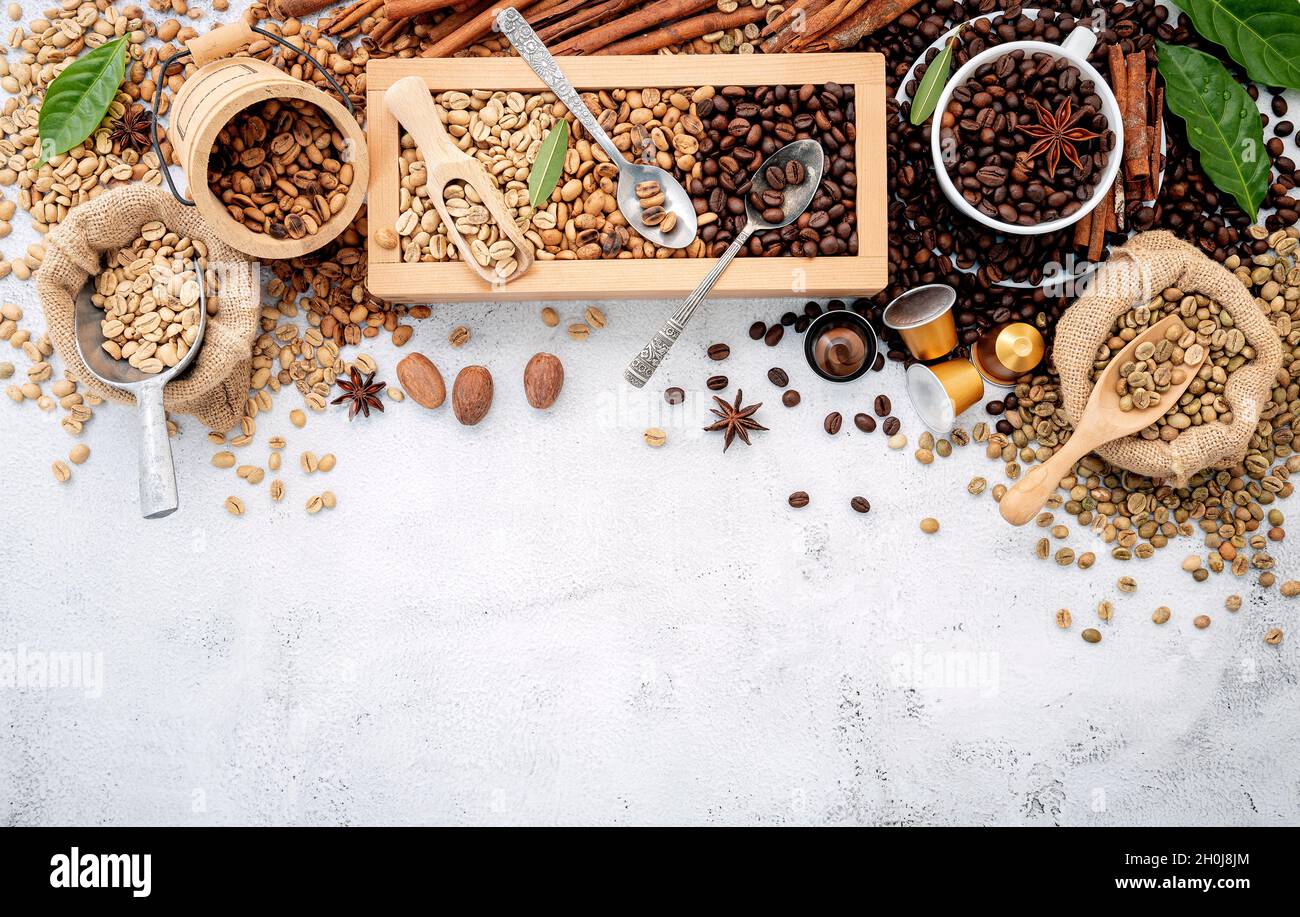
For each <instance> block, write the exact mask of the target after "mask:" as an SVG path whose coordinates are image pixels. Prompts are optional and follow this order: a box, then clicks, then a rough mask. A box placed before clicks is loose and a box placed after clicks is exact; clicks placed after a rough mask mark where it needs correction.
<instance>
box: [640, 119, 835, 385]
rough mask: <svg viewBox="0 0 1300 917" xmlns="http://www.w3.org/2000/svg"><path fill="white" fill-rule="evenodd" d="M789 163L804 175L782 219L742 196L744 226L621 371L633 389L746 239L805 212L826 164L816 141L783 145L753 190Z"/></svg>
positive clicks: (785, 203)
mask: <svg viewBox="0 0 1300 917" xmlns="http://www.w3.org/2000/svg"><path fill="white" fill-rule="evenodd" d="M791 160H797V161H799V162H801V163H803V167H804V171H805V175H804V180H803V182H802V183H801V184H799V185H795V186H793V187H790V186H787V187H786V192H785V200H784V201H783V203H782V205H781V210H782V214H783V216H782V219H781V222H779V223H769V222H768V221H767V220H764V219H763V215H762V214H761V213H760V212H759V211H758V210H756V209H755V207H754V204H753V202H752V201H750V199H749V198H750V195H749V194H748V193H746V195H745V227H744V228H743V229H742V230H741V231H740V232H738V233H737V234H736V238H735V239H733V240H732V242H731V244H730V245H728V246H727V250H726V251H725V252H723V253H722V257H721V258H719V259H718V263H717V264H715V265H714V266H713V270H711V271H709V273H708V274H707V275H706V276H705V278H704V279H703V280H702V281H700V285H699V286H698V287H696V288H695V292H694V293H692V294H691V295H690V298H689V299H687V300H686V302H684V303H682V307H681V308H680V309H678V310H677V311H676V312H675V313H674V314H672V315H671V316H669V317H668V319H667V321H665V322H664V324H663V327H662V328H660V329H659V330H658V331H657V332H655V336H654V337H653V338H651V339H650V343H649V344H646V345H645V347H643V348H642V349H641V352H640V353H638V354H637V355H636V356H635V357H633V358H632V362H631V363H629V364H628V367H627V369H625V370H624V371H623V378H624V379H626V380H627V381H628V382H631V383H632V384H633V385H635V386H636V387H637V388H640V387H641V386H643V385H645V384H646V383H647V382H649V381H650V377H651V376H653V375H654V372H655V370H656V369H658V368H659V364H660V363H662V362H663V360H664V357H665V356H667V355H668V349H669V348H670V347H672V346H673V344H675V343H677V339H678V338H679V337H681V334H682V332H683V331H685V330H686V323H687V322H689V321H690V320H691V315H692V314H694V312H695V307H696V306H698V305H699V304H700V303H701V302H703V301H704V297H705V296H708V295H709V290H711V289H713V285H714V284H715V283H717V282H718V278H719V277H721V276H722V272H723V271H725V270H726V269H727V265H729V264H730V263H731V259H732V258H734V257H736V255H737V254H738V253H739V252H740V249H741V248H742V247H743V246H744V244H745V243H746V242H748V241H749V237H750V236H752V235H753V234H754V233H756V232H767V231H768V230H770V229H780V228H781V227H782V226H789V225H790V224H791V223H793V222H794V221H795V220H797V219H799V215H800V214H802V213H803V212H804V211H805V210H807V209H808V205H809V204H811V203H812V199H813V195H814V194H816V193H817V186H818V185H820V184H821V181H822V169H823V168H825V165H826V154H825V153H824V152H823V151H822V147H821V144H819V143H818V142H817V141H816V140H796V141H795V142H794V143H787V144H786V145H785V146H783V147H781V149H779V150H777V151H776V152H775V153H773V154H772V155H771V156H769V157H768V158H767V159H766V160H765V161H764V162H763V164H762V165H761V166H759V167H758V171H757V172H755V173H754V176H753V179H752V185H753V190H754V191H757V192H758V193H759V194H762V193H763V192H764V191H767V190H768V189H769V186H768V183H767V179H766V178H765V177H764V174H765V173H766V172H767V170H768V168H770V167H771V166H777V167H778V168H781V169H784V168H785V164H786V163H787V162H790V161H791Z"/></svg>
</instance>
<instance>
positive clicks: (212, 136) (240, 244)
mask: <svg viewBox="0 0 1300 917" xmlns="http://www.w3.org/2000/svg"><path fill="white" fill-rule="evenodd" d="M231 63H238V64H244V65H254V66H253V69H254V70H255V71H258V72H261V73H263V74H265V75H266V76H267V77H268V82H267V83H266V84H264V87H263V88H274V90H275V91H274V92H273V93H270V94H266V95H262V97H261V98H257V97H256V96H257V95H259V94H260V92H261V90H254V89H253V87H249V89H250V90H251V91H250V92H249V94H247V95H244V94H242V93H241V94H238V97H235V96H232V97H229V98H227V99H225V100H223V101H222V103H221V104H219V105H218V106H216V108H215V110H214V111H213V112H212V113H211V114H210V115H209V116H208V117H207V118H205V119H204V120H203V121H202V122H201V124H200V129H199V131H198V133H197V134H196V135H195V136H194V137H193V139H192V140H190V141H188V142H187V143H186V146H187V147H189V149H190V150H191V151H192V152H191V155H190V156H187V157H182V163H181V165H182V168H184V165H185V160H192V161H193V162H194V165H195V169H194V171H195V172H197V173H198V180H197V181H195V176H193V175H190V174H189V173H187V174H186V178H187V180H188V185H189V192H190V197H191V198H193V200H194V203H195V206H196V207H197V208H198V210H199V212H200V213H201V214H202V215H203V218H204V219H205V220H207V221H208V222H209V223H213V224H214V229H215V230H216V231H217V232H218V233H219V234H220V235H221V236H222V238H223V239H225V241H226V242H228V243H230V245H232V246H233V247H235V248H237V249H239V250H240V251H242V252H244V253H245V254H249V255H252V256H254V257H256V258H269V259H285V258H297V257H299V256H300V255H305V254H308V253H310V252H313V251H316V250H317V249H320V248H323V247H324V246H326V245H328V244H329V243H331V242H333V241H334V240H335V239H336V238H338V236H339V235H340V234H341V233H342V232H343V230H344V229H346V228H347V227H348V226H349V225H351V223H352V220H353V218H355V217H356V215H357V212H358V211H359V210H360V209H361V205H362V203H364V201H365V197H366V193H367V191H368V190H369V185H370V153H369V148H368V146H367V144H366V135H365V131H364V130H363V129H362V127H361V125H360V124H359V123H358V122H357V119H356V118H355V117H353V116H352V114H351V113H350V112H349V111H348V110H347V109H346V108H344V107H343V105H342V103H340V102H339V101H338V100H337V99H335V98H333V97H332V96H330V95H329V94H328V93H326V92H324V91H323V90H321V89H318V88H316V87H315V86H313V85H311V84H310V83H308V82H306V81H305V80H300V79H297V78H296V77H292V76H289V75H288V74H286V73H285V72H284V71H282V70H280V69H279V68H278V67H275V66H273V65H271V64H268V63H266V62H265V61H262V60H258V59H257V58H255V57H228V58H221V59H218V60H214V61H211V62H210V63H207V64H204V65H203V67H202V68H200V69H199V70H197V71H195V72H194V74H192V75H191V76H190V79H191V80H192V79H196V78H198V77H200V76H202V75H203V71H204V70H208V69H211V70H212V71H213V72H215V71H216V70H217V69H220V68H221V67H223V66H226V65H228V64H231ZM186 82H188V80H187V81H186ZM182 88H184V87H182ZM272 98H277V99H285V98H289V99H300V100H302V101H305V102H310V103H312V104H313V105H315V106H316V107H318V108H319V109H320V110H321V111H323V112H325V114H326V115H328V116H329V118H330V120H331V121H332V122H333V123H334V125H335V126H336V127H337V128H338V129H339V131H340V132H341V133H342V134H343V136H344V140H345V141H346V142H347V143H349V144H350V145H351V149H352V156H351V158H350V159H348V160H347V161H348V162H350V163H351V164H352V185H351V186H350V187H349V188H348V193H347V196H346V198H345V199H344V204H343V209H342V210H340V211H339V212H338V213H336V214H335V215H334V216H332V217H331V218H330V219H329V220H327V221H326V222H325V224H324V225H322V226H321V227H320V229H318V230H317V231H316V232H314V233H312V234H311V235H309V236H304V237H303V238H301V239H273V238H271V237H270V236H268V235H267V234H266V233H260V232H253V231H252V230H251V229H248V228H247V227H245V226H244V225H243V224H242V223H240V222H239V221H238V220H236V219H234V218H233V217H232V216H231V215H230V214H229V213H227V212H226V208H225V205H224V204H222V203H221V202H220V201H219V200H218V199H217V197H216V195H215V194H213V193H212V189H211V188H209V187H208V181H207V176H208V160H209V158H210V156H211V154H212V146H213V143H214V142H215V141H216V138H217V134H219V133H220V132H221V129H222V128H224V127H225V126H226V125H227V124H229V123H230V121H231V119H232V118H234V117H235V116H236V115H238V114H239V113H240V112H241V111H244V110H246V109H248V108H252V107H253V106H254V105H260V104H261V103H262V102H265V101H267V100H269V99H272Z"/></svg>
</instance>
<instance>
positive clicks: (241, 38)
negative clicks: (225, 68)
mask: <svg viewBox="0 0 1300 917" xmlns="http://www.w3.org/2000/svg"><path fill="white" fill-rule="evenodd" d="M227 28H230V27H228V26H225V27H222V28H219V29H215V30H213V31H212V32H210V33H208V35H207V36H206V37H207V39H213V38H214V37H215V38H216V41H215V42H213V45H212V51H213V52H214V53H210V54H207V55H205V58H206V59H205V60H202V61H199V60H198V56H197V55H196V54H195V53H194V50H193V49H192V48H191V47H189V46H188V45H187V46H186V47H185V48H183V49H181V50H180V51H177V52H176V53H175V54H173V55H172V56H171V57H169V58H167V60H165V61H163V63H162V69H161V70H159V71H158V86H157V88H156V89H154V94H153V111H154V115H153V118H151V119H150V123H149V135H150V139H151V140H152V141H153V151H154V153H155V154H156V155H157V156H158V164H159V169H160V171H161V172H162V174H163V178H165V179H167V188H168V190H170V191H171V193H172V197H174V198H176V200H177V201H179V202H180V203H182V204H184V205H185V206H186V207H193V206H195V204H194V202H193V201H192V200H190V199H189V198H186V197H182V196H181V193H180V192H179V191H177V190H176V183H175V182H174V181H173V180H172V173H171V169H169V168H168V167H167V163H166V162H165V161H164V160H163V154H162V145H161V144H160V143H159V141H158V119H159V118H160V117H161V114H160V112H161V110H162V109H161V107H160V106H161V105H162V91H163V83H164V81H165V78H166V76H167V71H168V70H170V69H171V66H172V64H174V63H176V62H177V61H178V60H180V59H181V58H183V57H185V56H186V55H187V54H188V55H190V56H192V57H194V58H195V60H196V62H198V63H199V64H200V66H202V65H203V64H206V63H209V62H210V61H212V60H215V59H217V58H218V57H221V56H223V55H224V54H225V52H226V51H227V50H232V51H233V50H234V48H235V47H242V46H243V45H246V44H248V40H247V39H248V36H247V35H245V34H243V29H244V28H246V29H247V30H248V31H249V32H255V33H257V34H258V35H261V36H263V37H264V38H269V39H271V41H274V42H276V43H277V44H279V45H281V46H283V47H285V48H287V49H288V50H290V51H292V52H293V53H294V54H301V55H302V56H303V57H305V58H307V60H309V61H310V62H311V64H312V66H314V67H315V68H316V70H317V72H319V73H320V75H321V76H323V77H325V80H326V82H328V83H329V84H330V87H331V88H332V89H333V90H334V91H335V92H337V93H338V95H339V98H341V99H342V100H343V104H344V105H345V106H346V107H347V110H348V114H349V115H351V116H352V117H353V118H355V117H356V116H357V111H356V109H355V108H354V107H353V106H352V100H351V99H350V98H348V94H347V93H346V92H344V91H343V87H342V86H340V85H339V82H338V80H336V79H334V77H333V76H332V75H331V74H330V72H329V70H327V69H326V68H325V67H323V66H321V63H320V61H318V60H316V58H314V57H312V56H311V55H310V54H309V53H307V51H305V50H304V49H302V48H296V47H294V46H293V45H292V44H290V43H289V42H287V41H285V40H284V39H283V38H281V37H280V36H279V35H276V34H274V33H272V32H268V31H267V30H266V29H262V28H259V27H257V26H255V25H250V26H243V25H242V24H241V27H237V28H238V32H237V33H231V38H230V40H229V41H222V40H221V33H222V32H223V29H227ZM189 44H190V45H192V44H194V43H193V42H190V43H189ZM230 44H233V45H234V47H227V45H230Z"/></svg>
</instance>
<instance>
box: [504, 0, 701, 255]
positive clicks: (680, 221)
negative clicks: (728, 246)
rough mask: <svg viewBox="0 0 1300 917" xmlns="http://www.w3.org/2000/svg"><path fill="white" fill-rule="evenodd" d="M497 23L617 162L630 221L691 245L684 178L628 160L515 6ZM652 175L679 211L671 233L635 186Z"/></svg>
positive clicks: (673, 243)
mask: <svg viewBox="0 0 1300 917" xmlns="http://www.w3.org/2000/svg"><path fill="white" fill-rule="evenodd" d="M496 28H497V30H498V31H499V32H500V33H501V34H502V35H504V36H505V37H506V38H508V39H510V44H512V45H514V48H515V50H516V51H518V52H519V56H520V57H521V58H523V59H524V62H525V63H526V64H528V66H530V67H532V68H533V72H534V73H536V74H537V75H538V76H539V77H541V78H542V82H543V83H545V84H546V85H547V86H549V87H550V88H551V91H552V92H554V93H555V95H556V97H557V98H558V99H559V100H560V101H561V102H563V103H564V105H565V107H566V108H568V109H569V111H571V112H573V115H574V117H575V118H577V119H578V123H579V124H581V125H582V126H583V127H584V128H585V129H586V131H587V133H588V134H590V135H591V139H593V140H595V141H596V142H597V143H599V144H600V148H601V149H603V150H604V151H605V155H606V156H608V157H609V161H610V162H612V163H613V164H614V165H615V167H617V168H618V209H619V210H621V211H622V212H623V216H625V217H627V221H628V224H629V225H630V226H632V227H633V228H634V229H635V230H636V231H637V232H639V233H640V234H641V235H642V236H644V237H645V238H646V239H647V240H649V241H650V242H653V243H654V244H655V245H658V246H661V247H663V248H685V247H686V246H688V245H690V244H691V241H692V240H693V239H694V238H695V229H696V226H697V222H698V221H697V217H696V215H695V205H694V204H693V203H692V202H691V196H690V195H689V194H687V193H686V189H685V188H683V187H682V185H681V182H679V181H678V180H677V179H675V178H673V176H672V174H671V173H669V172H666V171H664V170H663V169H661V168H659V167H658V166H652V165H646V164H645V163H640V162H628V161H627V158H626V157H625V156H624V155H623V153H622V152H621V151H620V150H619V148H618V147H616V146H614V142H613V141H612V140H610V139H609V135H608V134H606V133H605V129H604V128H603V127H601V126H600V124H598V123H597V122H596V116H595V115H593V114H592V113H591V109H589V108H588V107H587V103H586V102H584V101H582V98H581V97H580V96H579V95H578V91H577V90H576V89H574V88H573V84H572V83H570V82H569V80H568V78H567V77H566V76H565V75H564V74H563V73H562V72H561V71H560V65H559V64H557V63H556V62H555V58H554V57H552V56H551V52H550V51H547V50H546V45H544V44H543V43H542V40H541V39H540V38H538V37H537V33H536V32H534V31H533V29H532V26H530V25H529V24H528V23H527V22H525V21H524V17H523V16H521V15H519V11H518V10H517V9H515V8H514V7H512V6H511V7H506V8H505V9H503V10H502V11H501V12H499V13H497V18H496ZM650 181H653V182H658V183H659V187H660V188H661V189H662V190H663V192H664V197H665V198H666V200H665V202H664V205H663V209H664V210H667V211H668V212H670V213H672V214H674V215H675V216H676V217H677V223H676V224H675V225H674V226H673V228H672V229H671V230H670V231H669V232H667V233H663V232H660V231H659V229H658V227H657V226H650V225H647V224H646V223H643V222H642V220H641V213H642V211H641V204H640V202H639V200H638V198H637V196H636V186H637V185H639V184H640V183H641V182H650Z"/></svg>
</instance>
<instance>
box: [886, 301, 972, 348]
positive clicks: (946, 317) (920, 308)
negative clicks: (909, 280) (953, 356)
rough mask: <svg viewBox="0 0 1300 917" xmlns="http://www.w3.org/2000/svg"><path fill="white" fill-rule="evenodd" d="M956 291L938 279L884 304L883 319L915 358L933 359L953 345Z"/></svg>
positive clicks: (955, 336) (954, 343) (955, 338)
mask: <svg viewBox="0 0 1300 917" xmlns="http://www.w3.org/2000/svg"><path fill="white" fill-rule="evenodd" d="M956 302H957V291H956V290H954V289H953V288H952V287H950V286H948V285H946V284H942V283H931V284H927V285H925V286H923V287H915V288H914V289H911V290H908V291H907V292H906V293H904V294H903V295H901V296H899V297H898V298H897V299H895V300H894V301H893V302H891V303H890V304H889V305H887V306H885V312H884V315H883V320H884V322H885V325H886V327H889V328H892V329H894V330H895V331H897V332H898V334H899V336H900V337H902V339H903V343H904V344H906V345H907V349H908V350H909V351H911V353H912V356H914V357H915V358H916V359H918V360H923V361H924V360H937V359H939V358H940V357H946V356H947V355H948V354H950V353H952V351H953V348H954V347H956V346H957V323H956V322H955V321H953V317H952V307H953V304H954V303H956Z"/></svg>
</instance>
